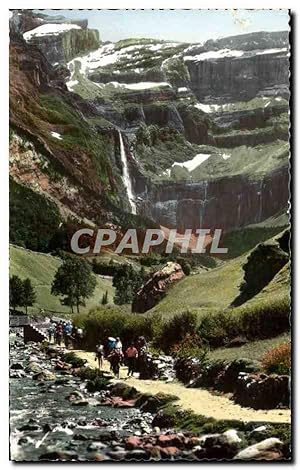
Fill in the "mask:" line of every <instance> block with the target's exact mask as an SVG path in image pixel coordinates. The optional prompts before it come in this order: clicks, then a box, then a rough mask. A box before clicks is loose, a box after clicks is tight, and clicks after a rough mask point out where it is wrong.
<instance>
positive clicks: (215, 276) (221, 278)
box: [148, 253, 290, 318]
mask: <svg viewBox="0 0 300 470" xmlns="http://www.w3.org/2000/svg"><path fill="white" fill-rule="evenodd" d="M247 256H248V253H247V254H245V255H242V256H239V257H238V258H235V259H233V260H230V261H228V262H225V263H224V264H222V265H221V266H219V267H217V268H215V269H212V270H210V271H205V272H202V273H200V274H196V275H191V276H188V277H185V278H184V279H183V280H181V281H179V282H178V283H177V284H175V285H174V286H173V287H172V288H171V289H170V290H169V291H168V292H167V294H166V296H165V298H164V299H163V300H162V301H161V302H160V303H159V304H158V305H156V306H155V307H153V308H152V309H151V310H149V312H148V314H151V313H154V312H158V313H161V314H163V316H164V317H165V318H168V317H172V316H173V315H174V314H175V313H180V312H183V311H184V310H187V309H190V310H195V311H196V312H197V313H198V316H199V318H200V317H201V316H202V315H203V314H206V313H215V312H218V311H221V310H224V309H226V308H227V307H228V306H229V305H230V304H231V302H232V301H233V300H234V299H235V297H236V296H237V295H238V294H239V285H240V283H241V282H242V280H243V274H244V272H243V270H242V266H243V264H244V263H245V261H246V258H247ZM289 290H290V266H289V264H287V265H285V266H284V267H283V268H282V269H281V271H279V273H277V275H276V276H275V277H274V279H272V281H271V282H270V283H269V284H268V285H267V286H266V287H265V288H264V289H262V291H261V292H259V293H258V294H257V295H256V296H255V297H253V298H252V299H251V300H249V301H248V302H246V303H245V304H243V306H244V307H249V308H251V307H252V306H257V305H259V304H262V303H265V302H268V301H274V300H276V299H278V300H280V299H282V298H284V297H286V296H288V295H289Z"/></svg>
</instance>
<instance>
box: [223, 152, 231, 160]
mask: <svg viewBox="0 0 300 470" xmlns="http://www.w3.org/2000/svg"><path fill="white" fill-rule="evenodd" d="M230 157H231V155H230V154H229V153H222V158H223V160H228V158H230Z"/></svg>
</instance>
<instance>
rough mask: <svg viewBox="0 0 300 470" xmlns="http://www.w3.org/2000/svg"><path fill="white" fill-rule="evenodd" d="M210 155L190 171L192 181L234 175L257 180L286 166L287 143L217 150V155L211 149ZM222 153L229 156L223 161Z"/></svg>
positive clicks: (277, 142)
mask: <svg viewBox="0 0 300 470" xmlns="http://www.w3.org/2000/svg"><path fill="white" fill-rule="evenodd" d="M238 132H241V131H238ZM199 153H200V152H199ZM210 153H211V154H212V156H211V157H210V158H209V159H207V160H206V161H205V162H203V163H202V164H201V165H200V166H198V167H197V168H196V169H195V170H194V171H192V173H191V175H192V178H193V180H195V181H197V180H200V181H201V180H203V179H204V180H207V179H210V178H216V177H221V176H234V175H247V176H249V177H251V178H253V179H259V178H260V177H261V176H263V175H265V174H267V173H269V172H270V171H272V170H274V169H275V168H279V167H281V166H284V165H287V164H288V158H289V143H288V142H286V141H282V140H277V141H275V142H274V143H272V144H266V145H258V146H256V147H247V146H246V145H243V146H240V147H235V148H232V149H231V148H230V149H223V150H222V149H218V150H217V153H216V149H214V148H212V149H211V151H210ZM223 153H225V154H228V155H231V156H230V158H228V159H226V160H224V159H223V158H222V157H221V154H223Z"/></svg>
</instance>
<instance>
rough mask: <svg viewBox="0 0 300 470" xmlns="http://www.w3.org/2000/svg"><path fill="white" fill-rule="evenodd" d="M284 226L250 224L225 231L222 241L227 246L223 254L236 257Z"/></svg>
mask: <svg viewBox="0 0 300 470" xmlns="http://www.w3.org/2000/svg"><path fill="white" fill-rule="evenodd" d="M284 228H285V227H284V226H281V227H280V226H275V227H272V226H266V227H263V226H252V227H251V226H250V227H244V228H242V229H240V230H235V231H232V232H229V233H226V234H225V236H224V240H223V243H224V246H226V248H228V253H227V254H226V255H224V258H230V259H231V258H236V257H237V256H240V255H242V254H243V253H246V252H247V251H250V250H251V249H252V248H254V247H255V246H256V245H257V244H258V243H261V242H264V241H266V240H268V239H269V238H271V237H273V236H274V235H276V234H278V233H280V232H282V230H283V229H284Z"/></svg>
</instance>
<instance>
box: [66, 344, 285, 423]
mask: <svg viewBox="0 0 300 470" xmlns="http://www.w3.org/2000/svg"><path fill="white" fill-rule="evenodd" d="M74 352H75V353H76V354H77V355H78V356H79V357H81V358H82V359H86V360H87V361H88V363H89V365H90V366H91V367H96V366H97V362H96V361H95V354H94V353H91V352H86V351H74ZM103 369H104V370H106V371H109V363H108V362H107V361H104V368H103ZM120 379H121V380H123V381H126V383H127V384H128V385H131V386H132V387H135V388H136V389H137V390H138V391H139V392H141V393H149V394H151V395H155V394H157V393H165V394H169V395H175V396H176V397H178V401H177V402H176V404H177V405H179V406H180V408H181V409H183V410H191V411H193V412H194V413H196V414H199V415H202V416H206V417H212V418H215V419H217V420H224V419H226V420H227V419H237V420H239V421H243V422H249V421H260V422H270V423H290V422H291V413H290V410H286V409H284V410H278V409H275V410H254V409H252V408H244V407H241V406H240V405H237V404H235V403H234V402H233V401H231V400H229V398H227V397H226V396H224V395H214V394H212V393H210V392H209V391H208V390H205V389H195V388H186V387H185V386H184V385H182V384H180V383H179V382H172V383H165V382H162V381H160V380H140V379H138V378H136V377H127V367H122V368H121V371H120Z"/></svg>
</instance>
